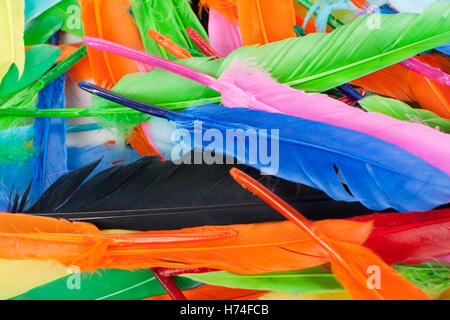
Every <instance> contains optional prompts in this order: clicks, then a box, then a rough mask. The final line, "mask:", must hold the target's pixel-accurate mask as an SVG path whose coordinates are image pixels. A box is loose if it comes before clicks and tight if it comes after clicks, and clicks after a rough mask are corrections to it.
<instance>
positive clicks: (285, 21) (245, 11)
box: [236, 0, 296, 46]
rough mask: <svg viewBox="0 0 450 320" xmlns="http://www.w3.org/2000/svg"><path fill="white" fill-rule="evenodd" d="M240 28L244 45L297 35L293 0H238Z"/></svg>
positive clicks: (264, 42)
mask: <svg viewBox="0 0 450 320" xmlns="http://www.w3.org/2000/svg"><path fill="white" fill-rule="evenodd" d="M236 7H237V13H238V23H239V29H240V31H241V36H242V42H243V44H244V45H246V46H248V45H255V44H256V45H258V44H259V45H261V44H267V43H269V42H274V41H279V40H283V39H286V38H293V37H295V36H296V35H295V32H294V25H295V12H294V6H293V5H292V0H278V1H276V2H274V1H271V0H237V3H236Z"/></svg>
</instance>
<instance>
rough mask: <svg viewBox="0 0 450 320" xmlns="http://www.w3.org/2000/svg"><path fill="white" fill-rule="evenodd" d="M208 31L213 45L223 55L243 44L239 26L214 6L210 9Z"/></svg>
mask: <svg viewBox="0 0 450 320" xmlns="http://www.w3.org/2000/svg"><path fill="white" fill-rule="evenodd" d="M208 33H209V40H210V42H211V46H212V47H213V48H214V49H215V50H216V51H217V52H218V53H219V56H221V57H226V56H227V55H229V54H230V53H231V52H232V51H234V50H236V49H238V48H240V47H242V46H243V44H242V39H241V33H240V31H239V27H238V26H237V25H236V24H234V23H233V22H231V21H230V20H228V19H227V18H225V17H224V16H223V15H222V14H221V13H219V12H218V11H216V10H215V9H212V8H211V9H210V10H209V24H208Z"/></svg>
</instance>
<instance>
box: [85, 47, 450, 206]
mask: <svg viewBox="0 0 450 320" xmlns="http://www.w3.org/2000/svg"><path fill="white" fill-rule="evenodd" d="M131 56H132V57H133V58H136V56H138V57H139V58H141V55H131ZM145 56H146V55H142V57H145ZM151 59H152V61H153V62H152V63H153V64H156V65H158V66H160V67H164V68H165V69H167V70H170V71H174V72H177V73H181V72H182V73H183V75H185V76H186V75H188V76H189V77H190V78H191V79H195V80H196V81H200V82H202V83H204V84H207V85H208V86H210V87H211V88H215V89H216V90H218V91H222V92H223V91H224V90H226V91H225V92H226V94H227V95H226V96H225V95H223V100H224V99H225V98H227V99H229V101H228V100H226V101H224V103H225V104H226V105H228V106H235V105H236V106H238V107H239V106H241V107H257V108H261V109H264V110H266V111H270V112H287V113H289V114H294V115H296V116H300V117H302V119H300V118H293V117H286V116H283V115H279V114H274V115H273V116H272V117H271V118H270V119H269V117H268V114H267V113H264V112H262V113H257V112H255V113H254V114H252V112H251V111H250V110H245V109H238V111H236V112H235V111H230V110H226V108H221V107H217V106H202V107H194V108H190V109H188V110H189V111H187V112H185V113H183V115H181V116H180V115H178V114H176V113H174V112H170V111H164V110H163V109H162V110H156V109H158V108H156V109H155V108H154V107H152V106H149V105H146V104H140V103H139V102H132V104H133V105H134V106H133V105H132V106H131V107H135V106H137V107H138V109H137V110H139V111H142V112H146V113H149V114H152V115H156V116H159V117H166V118H169V120H176V122H178V123H179V126H180V127H181V128H185V129H188V130H189V131H190V130H192V129H193V122H194V121H195V120H200V121H203V122H204V123H203V125H205V124H206V126H208V127H213V128H216V127H219V130H225V128H227V129H233V128H236V127H239V128H246V129H249V128H259V129H261V128H264V129H269V128H272V129H276V128H280V127H281V129H280V132H283V131H284V130H286V132H288V130H287V129H286V128H288V127H291V128H294V123H295V125H297V126H298V125H303V126H304V125H306V123H308V124H309V125H311V126H314V127H315V130H319V127H321V126H327V125H331V126H332V127H334V126H336V127H334V128H335V129H336V130H350V131H349V132H347V135H348V137H351V139H352V142H351V143H350V142H349V143H350V145H354V144H355V141H356V140H354V139H356V136H359V135H360V134H363V135H361V136H359V139H362V140H366V139H369V140H370V141H371V142H370V144H373V145H369V142H368V141H369V140H367V141H366V142H365V143H364V145H365V146H366V148H367V146H369V147H368V149H371V148H372V147H374V146H375V145H379V146H380V148H381V144H383V145H384V147H383V148H382V149H379V150H380V151H378V152H380V154H383V155H384V156H386V157H387V156H388V155H389V157H394V158H396V157H397V156H398V154H397V152H398V151H400V152H406V153H404V155H403V156H402V157H401V158H402V159H403V160H399V159H397V160H394V158H391V159H390V161H389V164H388V163H383V164H382V162H384V161H386V159H387V158H384V159H383V160H382V162H379V161H380V160H381V159H380V160H375V159H373V152H370V153H372V156H370V158H372V159H371V160H370V161H369V160H368V158H366V159H367V160H362V159H363V158H365V157H366V156H362V154H361V151H362V150H361V149H359V150H358V151H356V150H351V151H350V149H348V150H347V151H346V152H347V154H346V155H345V157H347V159H346V161H343V162H341V163H338V162H337V158H336V155H335V156H334V157H333V159H331V158H330V160H328V161H330V163H328V166H329V170H330V171H329V173H328V177H327V178H325V177H324V176H323V175H324V173H323V170H321V172H320V173H319V172H316V173H315V174H314V175H313V176H311V174H312V171H315V170H314V169H313V168H311V167H312V166H311V165H308V164H307V162H305V161H306V159H304V158H303V159H301V158H300V157H298V160H299V161H303V163H302V167H303V169H304V170H307V171H305V173H299V172H292V171H291V170H292V169H287V168H288V167H290V166H291V165H292V164H287V163H286V162H283V156H281V157H280V158H281V159H280V166H279V167H280V168H279V170H278V172H277V173H276V175H277V176H280V177H282V178H284V179H288V180H291V181H294V182H299V183H303V184H306V185H309V186H311V187H315V188H319V189H321V190H323V191H325V192H327V193H328V195H330V196H331V197H332V198H334V199H336V200H345V201H355V200H357V201H361V202H362V203H363V204H364V205H366V206H367V207H369V208H371V209H375V210H382V209H386V208H389V207H393V208H395V209H397V210H401V211H414V210H416V211H421V210H429V209H432V208H434V207H435V206H437V205H441V204H446V203H447V202H448V201H449V195H448V191H445V189H448V184H449V178H450V177H449V172H450V168H449V167H448V165H447V164H448V163H449V161H448V159H449V157H450V156H449V154H448V152H447V151H442V150H445V148H443V147H442V146H444V145H447V144H448V142H446V141H447V140H448V139H450V137H449V136H447V135H445V134H443V133H440V132H438V131H436V130H433V129H431V128H428V127H426V126H422V125H417V124H410V123H406V122H401V121H398V120H395V119H392V118H390V117H386V116H384V115H381V114H375V113H364V112H363V111H361V110H358V109H354V108H352V107H349V106H347V105H346V104H344V103H342V102H339V101H337V100H332V99H330V98H328V97H327V96H320V95H309V94H306V93H302V92H300V91H297V90H293V89H290V88H289V87H287V86H284V85H281V84H278V83H276V81H275V80H273V79H270V78H268V77H264V76H261V74H259V75H258V74H256V76H254V77H252V78H251V81H249V77H248V74H244V73H241V74H240V78H239V76H238V73H234V72H233V70H231V71H230V75H231V74H232V76H230V79H231V80H232V81H233V82H231V81H230V80H228V81H227V72H225V73H224V74H223V75H222V77H221V78H220V79H219V80H217V79H215V78H213V77H210V76H207V75H204V74H201V73H199V72H196V71H194V70H190V69H187V68H185V67H183V66H180V65H176V64H174V63H169V64H167V62H165V61H160V60H159V59H160V58H157V57H151ZM143 60H146V61H148V60H147V59H143ZM180 70H181V72H180ZM255 72H256V71H255V70H253V71H252V72H250V73H251V74H252V75H255ZM258 72H259V73H261V72H260V71H258ZM255 79H258V80H256V81H255ZM82 87H83V88H85V89H87V90H88V91H91V92H93V93H95V94H96V95H100V96H102V97H104V98H107V99H112V100H117V99H118V100H119V101H121V102H120V103H123V104H126V105H128V106H130V105H129V104H127V102H128V101H127V99H125V98H123V97H119V96H115V95H114V94H110V93H107V92H105V91H100V90H97V89H96V88H93V87H92V86H90V85H89V84H85V85H84V84H83V85H82ZM236 87H237V89H236ZM239 89H240V90H241V92H239ZM244 91H245V94H243V93H242V92H244ZM281 93H282V95H281V97H282V98H281V99H280V98H278V97H279V96H280V94H281ZM302 95H303V99H302V100H303V103H305V104H307V101H308V100H307V99H311V100H310V101H311V102H312V103H318V101H319V100H320V103H321V104H323V107H322V108H321V110H316V109H312V108H308V107H307V106H306V105H303V104H302V102H301V101H299V100H298V99H299V98H300V97H301V96H302ZM293 97H296V98H295V99H294V98H293ZM115 98H117V99H115ZM293 101H295V102H293ZM116 102H117V101H116ZM295 103H297V105H298V106H296V107H295V108H294V107H292V106H293V105H295ZM208 108H210V109H209V110H208ZM196 109H198V110H196ZM154 110H156V112H152V111H154ZM324 110H326V112H324ZM349 114H352V116H351V117H348V115H349ZM219 115H220V116H219ZM364 118H367V119H369V118H370V120H367V121H366V120H362V119H364ZM242 119H245V120H246V121H245V123H243V122H242V121H243V120H242ZM263 119H266V120H264V121H263ZM353 120H355V121H353ZM217 121H220V122H221V123H222V124H224V126H223V127H222V125H221V126H217V125H216V124H215V122H217ZM300 122H302V124H300ZM304 122H305V123H304ZM280 123H285V128H283V126H281V125H280ZM367 123H370V124H371V127H368V125H367ZM400 125H401V128H402V129H401V130H399V131H396V130H395V131H394V130H393V129H391V130H390V132H389V134H386V132H385V130H384V129H382V128H386V127H391V128H392V127H394V126H395V127H399V126H400ZM311 128H312V127H311ZM407 128H408V129H407ZM202 130H203V129H202ZM324 130H325V129H324ZM408 130H411V131H410V132H417V130H420V131H421V132H423V134H421V135H419V136H425V135H430V136H433V139H424V140H423V142H421V143H420V144H419V146H420V147H418V144H417V143H418V141H417V139H418V138H415V139H412V138H411V137H410V135H411V134H410V135H409V136H408V134H406V135H405V131H408ZM224 132H225V131H223V133H224ZM223 133H222V134H223ZM255 135H256V136H255V137H258V135H257V133H255ZM299 135H301V134H299ZM328 135H330V132H329V131H328ZM224 136H226V135H224ZM280 137H281V141H283V140H285V139H287V140H290V139H294V140H295V141H298V140H297V139H298V137H297V135H296V134H295V133H294V131H293V132H291V133H289V138H288V137H287V136H283V133H282V134H281V136H280ZM331 137H332V135H330V138H328V140H327V141H328V142H330V141H331V139H332V138H331ZM305 138H306V139H307V140H309V142H308V143H309V144H310V143H311V136H308V134H306V133H305V136H304V137H303V139H305ZM287 140H285V141H286V145H285V146H284V147H283V143H282V144H281V146H280V149H281V150H283V148H286V149H284V151H281V155H283V152H288V151H287V150H288V149H289V150H291V151H289V153H286V159H290V158H291V157H292V156H289V157H288V156H287V154H292V149H291V148H292V142H290V143H287ZM339 140H340V142H342V141H343V140H342V136H340V138H339ZM362 140H360V141H362ZM408 140H410V141H408ZM430 140H431V141H434V142H436V147H435V148H434V151H432V150H433V149H432V147H430V143H429V141H430ZM305 142H306V141H303V142H300V141H298V142H297V143H299V145H297V147H296V148H300V145H301V144H304V143H305ZM336 142H337V141H336ZM196 143H197V144H198V142H196ZM200 143H201V144H203V142H200ZM380 143H381V144H380ZM219 144H221V143H219ZM316 144H317V142H316ZM288 145H289V147H288ZM195 147H197V148H203V147H204V146H203V145H196V146H195ZM215 147H216V148H219V150H216V152H219V153H221V152H224V153H228V152H229V150H232V152H234V150H237V148H234V146H233V149H230V148H231V146H226V147H224V146H223V145H220V146H217V144H216V146H215ZM328 147H331V145H329V146H328ZM342 147H343V146H342ZM342 147H339V148H342ZM392 147H393V148H394V149H396V150H397V151H395V153H396V156H393V154H391V152H388V151H387V150H388V148H392ZM303 148H304V147H301V149H302V152H301V153H300V152H299V154H302V155H303V157H305V155H304V154H305V151H304V149H303ZM317 148H318V145H316V147H315V148H314V150H315V151H314V152H317ZM321 148H323V147H321ZM332 148H333V149H334V150H337V145H334V146H333V147H332ZM394 149H392V150H394ZM298 151H300V149H298ZM311 151H312V150H311ZM342 151H343V150H340V153H341V154H342ZM322 152H323V151H322ZM334 152H336V151H334ZM354 152H357V154H358V156H356V158H355V155H351V154H353V153H354ZM392 152H394V151H392ZM431 152H433V154H434V155H433V156H430V155H431ZM332 153H333V152H332ZM327 154H328V155H330V153H329V151H328V152H327ZM228 155H229V156H233V157H237V158H238V160H239V161H241V162H242V163H246V164H248V162H249V161H250V162H251V163H252V164H250V165H251V166H252V165H253V166H255V165H256V167H257V168H258V169H260V170H263V171H264V170H267V166H265V167H266V168H264V166H262V165H261V163H258V160H257V159H245V158H246V156H245V154H241V155H236V154H229V153H228ZM310 156H311V157H312V154H311V155H310ZM367 156H369V153H368V154H367ZM350 158H353V159H354V160H356V159H358V160H357V162H359V165H360V166H361V167H360V169H359V170H360V171H358V178H356V176H355V172H356V170H355V168H356V167H355V164H353V165H351V166H349V163H348V161H350ZM407 159H408V160H407ZM412 159H415V160H416V161H417V160H418V161H419V162H422V164H421V165H423V166H425V167H428V170H432V171H436V172H440V179H442V180H439V182H438V180H437V181H436V185H435V187H436V188H437V189H436V190H434V191H431V189H430V192H433V193H432V194H433V197H428V196H427V195H426V194H425V193H424V194H423V196H424V197H426V198H427V199H426V200H425V198H424V199H423V201H421V202H420V203H415V204H414V200H412V194H416V193H417V191H413V190H417V189H415V188H416V187H418V185H417V186H416V187H414V188H413V189H411V191H406V190H404V189H403V190H402V191H401V192H398V191H399V190H398V189H397V191H395V190H392V191H388V190H391V187H392V182H393V181H397V182H396V183H399V182H400V181H401V180H403V179H405V178H406V176H408V177H412V176H411V175H410V173H408V174H406V172H403V173H402V174H400V172H402V171H403V170H404V169H406V168H403V169H401V168H400V167H404V166H405V165H404V164H403V165H400V166H399V167H398V169H394V167H391V168H390V169H389V171H388V172H390V173H389V176H390V175H391V174H393V175H394V176H396V177H395V178H394V176H390V178H387V176H386V177H384V178H382V172H384V173H383V174H386V173H387V171H385V170H386V169H385V168H388V167H390V166H392V164H393V163H392V161H394V162H397V163H399V164H400V163H401V162H403V161H408V162H409V161H411V160H412ZM352 161H353V160H352ZM366 161H368V162H366ZM326 162H327V161H324V165H325V163H326ZM331 162H332V163H331ZM377 162H378V163H377ZM363 163H365V164H364V165H363ZM369 163H370V168H371V169H370V170H369V169H368V167H366V166H367V165H368V164H369ZM375 163H377V164H375ZM296 165H298V164H296ZM417 165H419V164H417ZM372 166H375V167H378V169H380V170H381V171H380V172H378V173H376V172H372V170H373V169H374V168H373V167H372ZM333 167H334V168H335V169H332V168H333ZM336 167H337V168H339V169H336ZM341 167H342V168H341ZM344 168H346V169H344ZM381 168H383V169H381ZM416 168H417V167H416ZM285 170H286V171H285ZM309 170H312V171H309ZM336 170H338V171H340V172H341V174H343V176H344V177H345V180H346V184H347V185H348V187H349V188H350V192H351V194H349V193H348V192H347V191H346V190H345V189H344V188H343V187H342V184H341V182H340V181H339V179H338V178H337V175H336ZM342 170H344V171H345V172H343V171H342ZM363 172H364V174H365V175H367V179H366V180H365V181H364V183H362V181H361V179H360V177H361V176H360V175H361V174H363ZM430 172H431V171H430ZM266 173H267V172H266ZM271 174H274V173H271ZM375 174H377V175H378V177H377V178H375V176H374V175H375ZM320 176H322V177H320ZM369 177H370V178H369ZM417 178H418V176H417ZM417 178H414V179H413V180H416V179H417ZM297 179H298V180H297ZM330 179H333V180H334V182H331V181H332V180H330ZM372 179H374V180H372ZM384 179H388V180H389V181H390V182H389V183H388V182H387V181H388V180H384ZM391 179H393V180H391ZM397 179H400V180H397ZM429 179H430V178H428V176H427V177H426V178H425V176H424V177H422V178H420V179H419V180H416V181H415V182H414V183H413V184H412V185H415V184H416V183H419V184H420V185H427V186H428V187H430V186H431V185H430V181H429ZM407 180H408V181H409V182H412V180H410V178H407ZM420 180H421V181H422V182H419V181H420ZM369 181H370V182H369ZM375 181H376V182H375ZM394 184H395V183H394ZM431 184H433V183H432V182H431ZM402 185H403V184H402ZM412 185H411V186H412ZM446 185H447V187H445V186H446ZM369 190H371V191H369ZM438 190H440V191H438ZM391 192H394V193H392V194H391ZM404 192H405V193H404ZM410 192H412V193H410ZM441 192H443V194H442V195H443V197H442V198H441V199H439V200H437V199H436V196H435V194H441ZM400 193H402V194H403V195H402V196H400ZM445 193H447V194H446V195H445ZM394 194H395V197H393V195H394ZM405 196H406V197H405ZM403 197H405V198H403ZM393 198H395V200H393ZM431 198H434V199H435V200H437V201H436V202H434V203H433V204H431V203H430V204H426V203H425V201H430V199H431ZM431 201H433V200H431ZM416 205H417V206H418V207H416Z"/></svg>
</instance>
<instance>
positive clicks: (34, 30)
mask: <svg viewBox="0 0 450 320" xmlns="http://www.w3.org/2000/svg"><path fill="white" fill-rule="evenodd" d="M63 23H64V21H63V19H61V18H60V17H55V16H52V17H43V18H40V17H39V18H37V19H34V20H33V21H31V22H30V24H29V25H27V28H26V29H25V34H24V36H23V39H24V41H25V45H26V46H32V45H36V44H41V43H46V42H47V40H48V39H50V37H51V36H52V35H53V34H54V33H55V32H56V31H58V30H59V29H61V27H62V25H63Z"/></svg>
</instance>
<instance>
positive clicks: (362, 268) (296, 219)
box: [230, 168, 429, 300]
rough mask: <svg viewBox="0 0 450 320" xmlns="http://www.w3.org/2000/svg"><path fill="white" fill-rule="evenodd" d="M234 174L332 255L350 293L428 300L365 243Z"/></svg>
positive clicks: (235, 172)
mask: <svg viewBox="0 0 450 320" xmlns="http://www.w3.org/2000/svg"><path fill="white" fill-rule="evenodd" d="M230 174H231V175H232V176H233V178H234V179H235V180H236V181H237V182H238V183H239V184H240V185H242V187H244V188H246V189H249V190H250V191H251V192H253V193H255V194H256V195H257V196H258V197H260V198H261V199H263V200H264V201H265V202H266V203H267V204H268V205H270V206H271V207H273V208H274V209H276V210H277V211H278V212H279V213H281V214H282V215H283V216H285V217H286V218H288V219H289V220H291V221H292V222H293V223H294V224H295V225H296V226H297V227H299V228H300V230H302V231H304V232H306V233H307V234H308V235H309V236H310V237H311V238H312V239H314V241H315V242H316V243H318V244H319V245H320V246H321V247H322V248H323V249H325V251H326V252H327V254H328V255H329V257H330V262H331V269H332V271H333V273H334V274H335V275H336V278H337V279H338V280H339V282H340V283H341V284H342V286H343V287H344V288H345V289H346V290H347V291H348V293H349V294H350V295H351V296H352V297H353V298H354V299H359V300H428V299H429V298H428V296H427V295H426V294H425V293H424V292H423V291H422V290H420V289H419V288H418V287H416V286H415V285H413V284H412V283H410V282H408V281H407V280H405V279H404V278H402V277H401V276H400V275H399V274H398V273H397V272H396V271H395V270H394V269H392V268H391V267H389V266H388V265H387V264H385V263H384V262H383V261H382V260H381V259H380V258H379V257H378V256H377V255H375V254H374V253H372V252H371V251H370V250H368V249H366V248H364V247H363V246H361V245H356V244H353V243H348V242H344V241H338V240H335V239H333V238H331V237H329V236H326V235H324V234H323V233H322V232H321V231H319V230H318V229H317V228H316V227H315V226H314V225H312V224H311V222H310V221H308V220H307V219H306V218H305V217H303V216H302V215H301V213H299V212H298V211H296V210H295V209H294V208H292V207H291V206H289V205H288V204H287V203H286V202H284V201H283V200H282V199H281V198H279V197H278V196H276V195H275V194H273V193H272V192H271V191H270V190H268V189H267V188H265V187H264V186H263V185H261V184H260V183H258V182H257V181H256V180H254V179H253V178H251V177H249V176H247V175H246V174H245V173H243V172H242V171H239V170H238V169H236V168H233V169H231V171H230ZM373 266H376V267H377V268H378V270H379V272H380V273H379V274H380V278H381V279H379V281H380V285H379V286H376V287H374V286H373V284H372V286H370V285H369V284H370V282H369V277H368V276H367V275H368V274H367V270H369V268H370V267H373Z"/></svg>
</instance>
